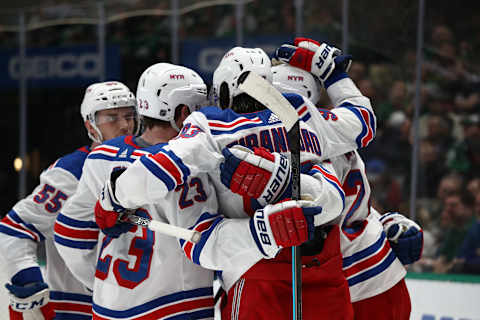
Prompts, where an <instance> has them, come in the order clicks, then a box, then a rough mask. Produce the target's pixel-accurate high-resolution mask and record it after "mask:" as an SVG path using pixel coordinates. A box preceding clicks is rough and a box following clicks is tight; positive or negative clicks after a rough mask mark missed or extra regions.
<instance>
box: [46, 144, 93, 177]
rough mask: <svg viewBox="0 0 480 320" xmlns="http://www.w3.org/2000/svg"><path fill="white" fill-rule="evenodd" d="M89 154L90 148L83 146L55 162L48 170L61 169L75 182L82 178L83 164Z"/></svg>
mask: <svg viewBox="0 0 480 320" xmlns="http://www.w3.org/2000/svg"><path fill="white" fill-rule="evenodd" d="M89 153H90V148H89V147H87V146H85V147H82V148H79V149H77V150H75V151H74V152H72V153H69V154H67V155H65V156H63V157H61V158H60V159H58V160H57V161H55V162H54V163H53V164H52V165H51V166H50V168H49V169H52V168H62V169H64V170H66V171H68V172H70V173H71V174H72V175H73V176H74V177H75V178H77V180H80V177H81V176H82V169H83V163H84V162H85V159H87V157H88V154H89Z"/></svg>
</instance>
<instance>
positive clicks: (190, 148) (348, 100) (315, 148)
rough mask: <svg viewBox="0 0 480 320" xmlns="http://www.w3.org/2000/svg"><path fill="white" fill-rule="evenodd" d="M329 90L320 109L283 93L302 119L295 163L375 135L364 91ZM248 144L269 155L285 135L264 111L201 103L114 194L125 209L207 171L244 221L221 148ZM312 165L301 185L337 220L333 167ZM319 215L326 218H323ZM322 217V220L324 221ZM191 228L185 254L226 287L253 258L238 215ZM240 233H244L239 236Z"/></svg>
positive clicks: (342, 85)
mask: <svg viewBox="0 0 480 320" xmlns="http://www.w3.org/2000/svg"><path fill="white" fill-rule="evenodd" d="M328 90H329V95H330V97H331V98H332V101H334V102H336V104H337V106H338V108H336V109H334V110H332V111H327V110H322V111H321V112H319V111H318V110H317V109H316V107H315V106H314V105H313V104H312V103H311V102H310V101H308V100H306V99H304V98H302V97H301V96H299V95H295V94H286V95H285V97H286V98H287V99H288V100H289V101H290V103H291V104H292V105H293V106H294V107H295V108H296V110H297V111H298V114H299V117H300V119H301V120H302V121H301V141H300V142H301V161H302V162H307V161H312V162H314V163H316V164H318V163H320V162H321V161H322V160H324V159H328V158H331V157H333V156H338V155H341V154H343V153H346V152H348V151H351V150H355V149H357V148H358V147H364V146H366V145H367V144H368V143H369V142H370V141H371V140H372V139H373V137H374V134H375V116H374V114H373V112H372V108H371V105H370V102H369V100H368V99H367V98H366V97H364V96H362V95H361V93H360V92H359V91H358V89H357V88H356V87H355V85H354V84H353V82H352V81H351V80H350V79H343V80H340V81H338V82H337V83H335V84H334V85H332V86H330V87H329V89H328ZM238 144H239V145H243V146H245V147H248V148H250V149H253V147H264V148H266V149H268V150H270V151H272V152H281V153H287V152H288V150H289V146H288V141H287V139H286V132H285V129H284V127H283V126H282V123H281V122H280V121H279V119H278V117H277V116H276V115H275V114H273V113H272V112H271V111H270V110H263V111H260V112H255V113H250V114H237V113H235V112H233V111H232V110H230V109H227V110H220V109H219V108H216V107H207V108H203V109H202V110H201V111H200V112H194V113H193V114H191V115H190V116H189V117H188V118H187V119H186V121H185V122H184V127H183V129H182V131H181V133H180V134H179V136H178V137H176V138H175V139H173V140H171V141H170V142H169V143H168V145H167V146H166V147H165V150H162V151H161V152H159V153H157V154H156V155H153V156H150V155H149V156H146V157H142V158H140V160H139V161H137V162H135V163H134V164H133V165H132V166H131V167H130V168H129V169H128V170H127V171H126V172H124V173H123V174H122V176H120V177H119V179H118V180H117V183H116V196H117V199H118V200H119V201H120V203H121V204H122V205H123V206H124V207H126V208H137V207H140V206H142V205H143V204H145V203H159V202H161V201H162V199H164V198H165V197H166V196H167V195H168V194H169V193H170V192H172V191H173V190H175V189H176V188H178V186H179V185H181V184H182V183H184V181H185V180H186V179H187V178H188V177H190V176H192V177H193V176H198V175H201V174H205V173H207V174H208V175H209V176H210V178H211V180H212V182H213V184H214V185H215V189H216V192H217V197H218V201H219V204H220V207H219V210H220V213H222V214H224V215H225V216H226V217H229V218H245V217H248V215H247V213H248V212H252V211H253V210H252V209H255V208H251V203H250V201H249V200H248V201H244V199H243V198H242V197H240V196H238V195H236V194H233V193H232V192H231V191H230V190H228V189H227V188H226V187H225V186H224V185H223V184H222V183H221V182H220V169H219V166H220V163H221V162H222V161H223V156H222V152H221V151H222V149H223V148H225V147H231V146H233V145H238ZM328 166H329V165H328V164H327V165H323V167H322V165H317V168H319V169H318V170H317V171H316V172H315V173H314V175H316V176H315V182H314V183H311V184H309V186H307V187H306V188H305V186H304V185H303V184H304V183H305V182H306V181H307V182H308V179H307V178H304V177H303V176H302V179H301V181H302V190H303V191H302V194H303V193H304V191H305V190H307V191H308V192H309V193H310V194H311V195H312V196H313V198H314V199H315V201H318V204H319V205H321V206H322V207H323V209H324V210H323V211H322V214H321V215H320V216H321V217H319V220H322V221H323V222H326V221H330V220H332V219H335V218H337V217H338V216H339V215H340V213H341V212H342V210H343V208H344V206H343V205H344V199H343V198H344V194H343V191H342V189H341V184H340V183H339V181H338V179H337V178H336V176H335V173H334V170H333V169H331V168H330V169H328ZM322 215H324V216H322ZM322 218H323V219H322ZM192 228H194V229H196V230H200V231H203V232H202V240H201V241H200V243H198V244H195V245H193V244H191V243H186V242H181V243H182V246H183V248H184V251H185V253H186V255H187V257H189V258H191V259H192V260H193V261H194V262H195V263H198V264H200V265H202V266H204V267H207V268H211V269H217V270H221V271H222V278H223V282H224V287H225V288H226V289H227V290H228V289H229V288H230V287H231V286H232V285H233V284H234V283H235V281H236V280H238V278H239V277H240V276H241V275H242V274H243V273H245V272H246V271H247V270H248V269H249V268H250V267H251V266H252V265H254V264H255V263H256V262H257V261H258V259H260V258H261V256H260V255H259V251H258V250H256V249H255V248H252V249H248V250H247V249H244V248H248V247H249V243H242V241H243V242H251V236H248V235H249V230H248V228H249V226H248V225H246V224H245V223H244V221H243V219H241V220H229V219H222V221H220V222H219V223H218V224H216V226H215V229H213V228H212V227H210V228H209V229H207V230H205V229H204V228H203V227H202V226H201V225H194V226H192ZM239 234H244V235H245V236H244V237H239V236H238V235H239Z"/></svg>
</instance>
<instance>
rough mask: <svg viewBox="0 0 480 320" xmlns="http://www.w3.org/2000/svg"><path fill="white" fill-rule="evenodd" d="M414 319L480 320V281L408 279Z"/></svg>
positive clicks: (412, 319) (412, 317)
mask: <svg viewBox="0 0 480 320" xmlns="http://www.w3.org/2000/svg"><path fill="white" fill-rule="evenodd" d="M407 287H408V291H409V292H410V298H411V300H412V316H411V317H410V319H411V320H480V283H462V282H452V281H436V280H419V279H407Z"/></svg>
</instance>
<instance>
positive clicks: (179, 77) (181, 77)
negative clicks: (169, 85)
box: [170, 74, 185, 80]
mask: <svg viewBox="0 0 480 320" xmlns="http://www.w3.org/2000/svg"><path fill="white" fill-rule="evenodd" d="M170 79H172V80H184V79H185V76H184V75H183V74H171V75H170Z"/></svg>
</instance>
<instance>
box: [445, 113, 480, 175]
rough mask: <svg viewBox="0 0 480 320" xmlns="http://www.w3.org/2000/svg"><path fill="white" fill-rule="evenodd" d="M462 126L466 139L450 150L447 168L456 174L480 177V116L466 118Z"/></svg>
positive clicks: (473, 115)
mask: <svg viewBox="0 0 480 320" xmlns="http://www.w3.org/2000/svg"><path fill="white" fill-rule="evenodd" d="M462 124H463V126H464V139H463V141H461V142H459V143H457V144H456V145H455V146H454V147H453V148H451V149H450V150H449V152H448V155H447V166H448V167H449V168H450V169H452V170H454V171H456V172H459V173H462V174H469V175H472V176H474V177H480V168H479V165H480V144H479V143H480V115H479V114H471V115H469V116H466V117H465V119H464V120H463V121H462Z"/></svg>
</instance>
